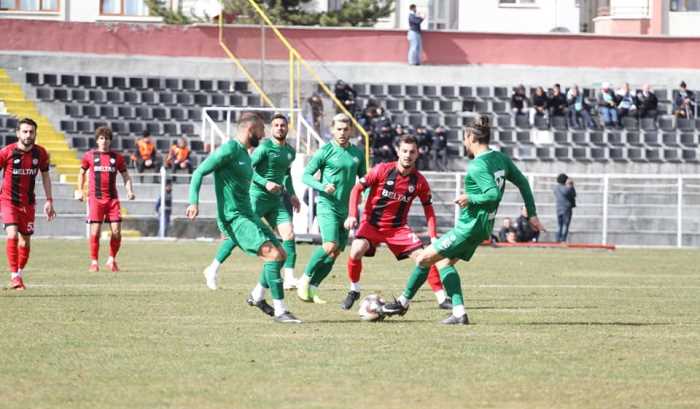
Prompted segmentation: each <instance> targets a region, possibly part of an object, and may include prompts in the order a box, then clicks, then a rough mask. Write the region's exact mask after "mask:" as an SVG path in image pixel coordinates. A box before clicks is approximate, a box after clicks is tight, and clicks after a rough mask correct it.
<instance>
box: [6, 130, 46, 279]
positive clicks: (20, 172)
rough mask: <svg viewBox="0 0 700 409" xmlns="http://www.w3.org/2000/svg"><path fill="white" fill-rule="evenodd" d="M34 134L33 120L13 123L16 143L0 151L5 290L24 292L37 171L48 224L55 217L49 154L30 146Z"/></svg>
mask: <svg viewBox="0 0 700 409" xmlns="http://www.w3.org/2000/svg"><path fill="white" fill-rule="evenodd" d="M36 131H37V124H36V122H34V120H32V119H31V118H23V119H20V120H19V122H18V123H17V142H16V143H13V144H10V145H7V146H5V147H4V148H3V149H2V150H0V169H2V193H0V207H1V208H2V222H3V223H4V224H5V232H6V233H7V242H6V247H5V248H6V252H7V264H8V265H9V267H10V273H11V277H10V286H9V287H10V289H13V290H24V289H25V286H24V281H23V280H22V270H23V269H24V267H25V266H26V264H27V261H28V260H29V249H30V239H31V236H32V234H33V233H34V213H35V205H36V197H35V196H34V184H35V181H36V176H37V175H38V174H39V172H41V182H42V184H43V185H44V193H45V194H46V202H45V203H44V214H45V215H46V218H47V219H48V220H49V221H51V220H53V219H54V218H55V217H56V212H55V211H54V209H53V199H52V197H51V179H50V177H49V154H48V153H47V152H46V149H44V148H43V147H41V146H39V145H36V144H34V142H35V141H36Z"/></svg>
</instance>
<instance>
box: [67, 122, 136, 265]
mask: <svg viewBox="0 0 700 409" xmlns="http://www.w3.org/2000/svg"><path fill="white" fill-rule="evenodd" d="M95 144H96V145H97V149H93V150H91V151H89V152H86V153H85V155H83V160H82V162H81V164H80V172H79V173H78V190H77V191H76V198H77V199H78V200H80V201H83V200H84V198H83V189H84V188H85V180H86V179H87V175H88V172H89V174H90V176H89V177H90V182H89V183H88V185H89V188H88V219H87V222H88V223H89V224H90V238H89V244H90V267H89V268H88V269H89V271H92V272H97V271H100V265H99V264H98V260H99V253H100V233H101V231H102V223H109V228H110V230H111V233H112V235H111V237H110V240H109V258H108V259H107V263H106V267H107V268H109V269H110V270H112V272H115V273H116V272H118V271H119V266H118V265H117V253H118V252H119V248H120V247H121V243H122V215H121V204H120V203H119V195H118V193H117V173H119V174H121V175H122V180H124V186H125V187H126V197H127V198H128V199H129V200H134V199H135V198H136V196H135V195H134V189H133V186H132V182H131V177H130V176H129V171H128V170H127V168H126V161H125V160H124V156H122V155H121V154H120V153H117V152H114V151H112V150H111V149H110V147H111V146H112V130H111V129H109V128H107V127H106V126H101V127H99V128H97V129H96V130H95Z"/></svg>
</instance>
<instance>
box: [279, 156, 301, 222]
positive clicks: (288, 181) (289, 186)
mask: <svg viewBox="0 0 700 409" xmlns="http://www.w3.org/2000/svg"><path fill="white" fill-rule="evenodd" d="M283 184H284V189H285V190H286V191H287V194H289V202H290V203H291V204H292V208H293V209H294V211H295V212H299V209H301V202H300V201H299V198H298V197H297V194H296V192H295V191H294V182H293V181H292V168H291V167H290V168H288V169H287V174H286V175H285V176H284V182H283Z"/></svg>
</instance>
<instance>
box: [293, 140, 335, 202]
mask: <svg viewBox="0 0 700 409" xmlns="http://www.w3.org/2000/svg"><path fill="white" fill-rule="evenodd" d="M324 154H325V150H324V149H323V148H321V149H319V150H318V151H317V152H316V153H315V154H314V156H312V157H311V160H310V161H309V163H308V164H307V165H306V167H305V168H304V176H302V179H301V181H302V182H304V184H305V185H306V186H308V187H310V188H312V189H314V190H317V191H319V192H326V193H328V194H333V193H335V185H333V184H331V183H328V184H324V183H321V182H320V181H318V180H316V178H315V177H314V175H315V174H316V172H318V171H319V170H320V169H321V168H322V167H323V164H324V159H325V158H324Z"/></svg>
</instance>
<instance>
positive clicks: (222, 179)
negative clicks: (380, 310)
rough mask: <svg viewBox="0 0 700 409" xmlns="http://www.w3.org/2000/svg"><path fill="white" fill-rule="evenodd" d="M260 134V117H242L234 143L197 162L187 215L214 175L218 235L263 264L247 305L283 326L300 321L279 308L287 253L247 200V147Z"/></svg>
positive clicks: (193, 212)
mask: <svg viewBox="0 0 700 409" xmlns="http://www.w3.org/2000/svg"><path fill="white" fill-rule="evenodd" d="M264 135H265V127H264V125H263V121H262V119H261V118H260V117H259V116H258V115H255V114H243V115H242V116H241V118H240V119H239V121H238V130H237V135H236V138H235V139H232V140H230V141H228V142H226V143H224V144H223V145H221V146H220V147H219V148H218V149H217V150H216V151H214V152H213V153H212V154H211V155H209V157H208V158H207V159H206V160H205V161H204V162H202V163H201V164H200V165H199V166H198V167H197V169H196V171H195V172H194V173H193V174H192V182H191V184H190V197H189V203H190V205H189V206H188V207H187V212H186V214H187V217H188V218H190V219H194V218H195V217H197V215H198V214H199V207H198V205H199V190H200V188H201V186H202V178H203V177H204V176H206V175H208V174H210V173H213V174H214V191H215V192H216V217H217V224H218V225H219V228H220V229H221V231H222V233H223V234H224V235H225V236H226V237H228V238H229V239H230V240H231V241H232V242H233V243H234V244H235V245H237V246H239V247H240V248H241V249H242V250H243V251H245V252H246V253H248V254H251V255H257V256H258V257H260V258H261V259H262V260H263V270H262V272H261V273H260V280H259V282H258V284H257V285H256V286H255V288H254V289H253V291H252V292H251V294H250V297H249V300H248V303H249V304H250V305H253V306H256V307H258V308H259V309H260V310H261V311H263V312H264V313H265V314H267V315H270V316H273V317H274V319H275V321H277V322H282V323H300V322H301V320H299V319H297V318H296V317H295V316H294V315H292V314H291V313H290V312H289V311H287V307H286V306H285V304H284V290H283V289H282V278H281V277H280V270H281V268H282V263H283V262H284V260H285V258H286V254H285V252H284V250H283V249H282V247H281V245H280V243H279V241H278V240H277V238H276V237H275V235H274V234H273V233H272V231H271V230H270V229H269V227H267V226H266V225H265V224H264V223H263V222H262V220H260V218H259V217H258V216H257V215H256V214H255V212H254V211H253V207H252V205H251V202H250V184H251V182H252V179H253V168H252V166H251V160H250V156H249V155H248V149H250V148H252V147H256V146H258V144H259V142H260V139H262V138H263V137H264ZM268 288H269V289H270V292H271V293H272V301H273V306H270V305H269V304H268V303H267V302H266V301H265V290H266V289H268Z"/></svg>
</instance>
